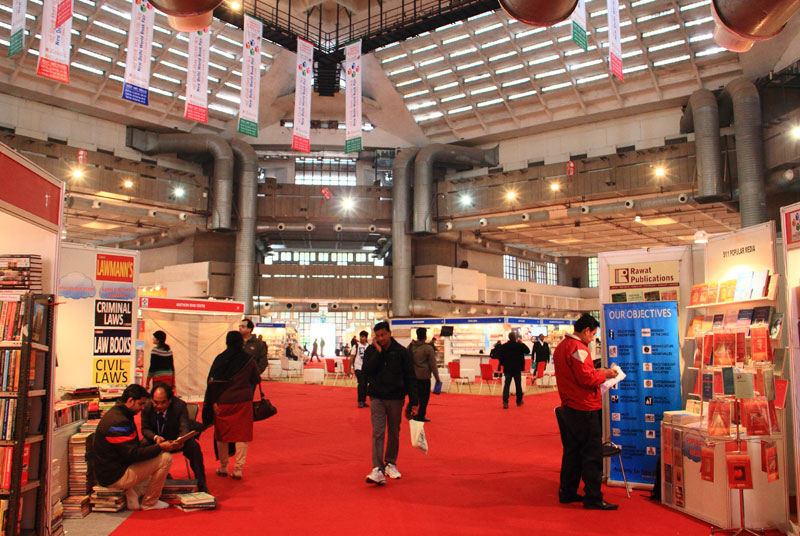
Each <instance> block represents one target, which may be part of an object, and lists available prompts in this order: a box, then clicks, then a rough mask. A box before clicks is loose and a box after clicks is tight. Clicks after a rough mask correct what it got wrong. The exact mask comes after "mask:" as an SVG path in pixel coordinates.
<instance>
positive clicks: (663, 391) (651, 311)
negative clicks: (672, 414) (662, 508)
mask: <svg viewBox="0 0 800 536" xmlns="http://www.w3.org/2000/svg"><path fill="white" fill-rule="evenodd" d="M603 314H604V316H605V329H606V332H605V333H604V335H605V337H603V339H604V340H605V343H606V355H607V356H608V364H609V366H610V365H612V364H615V363H616V364H617V365H618V366H619V367H620V368H621V369H622V370H623V371H624V372H625V374H626V375H627V377H626V378H625V379H624V380H623V381H621V382H620V383H619V384H618V385H617V386H615V387H613V388H611V389H610V390H609V391H608V395H609V413H610V420H611V425H610V429H611V440H612V441H613V442H614V443H617V444H618V445H621V446H622V458H623V464H624V465H625V474H626V476H627V478H628V482H629V483H638V484H650V485H652V484H653V483H654V482H655V477H656V471H657V470H658V468H657V466H656V459H657V458H658V454H659V450H660V445H661V437H660V436H661V432H660V429H661V419H662V416H663V414H664V412H665V411H670V410H679V409H681V378H680V342H679V338H678V304H677V303H675V302H643V303H615V304H605V305H603ZM610 479H611V480H614V481H619V482H622V471H621V470H620V466H619V460H618V459H617V458H616V457H614V458H611V477H610Z"/></svg>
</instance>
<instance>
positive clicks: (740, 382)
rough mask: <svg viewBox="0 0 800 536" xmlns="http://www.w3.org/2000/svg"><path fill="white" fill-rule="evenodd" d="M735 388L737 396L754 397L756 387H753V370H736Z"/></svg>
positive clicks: (734, 375) (734, 377) (734, 374)
mask: <svg viewBox="0 0 800 536" xmlns="http://www.w3.org/2000/svg"><path fill="white" fill-rule="evenodd" d="M733 390H734V393H735V395H736V398H753V397H754V396H755V389H754V388H753V373H752V372H734V373H733Z"/></svg>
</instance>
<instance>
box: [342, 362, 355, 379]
mask: <svg viewBox="0 0 800 536" xmlns="http://www.w3.org/2000/svg"><path fill="white" fill-rule="evenodd" d="M342 377H343V378H344V379H345V380H351V379H353V377H354V374H353V370H352V369H351V368H350V359H348V358H344V359H342Z"/></svg>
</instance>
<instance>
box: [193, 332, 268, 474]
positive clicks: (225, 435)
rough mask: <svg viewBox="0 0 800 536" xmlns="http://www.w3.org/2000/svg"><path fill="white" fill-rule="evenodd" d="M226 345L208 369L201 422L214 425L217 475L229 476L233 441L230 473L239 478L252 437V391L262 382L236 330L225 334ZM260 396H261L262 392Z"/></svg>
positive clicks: (254, 363) (256, 366)
mask: <svg viewBox="0 0 800 536" xmlns="http://www.w3.org/2000/svg"><path fill="white" fill-rule="evenodd" d="M225 345H226V346H227V348H226V349H225V351H224V352H222V353H221V354H219V355H218V356H217V357H216V358H215V359H214V363H213V364H212V365H211V370H210V371H209V372H208V386H207V387H206V396H205V400H204V402H203V424H205V425H206V426H211V424H213V425H214V440H215V441H216V447H217V451H218V456H219V462H220V467H219V469H217V474H218V475H219V476H228V457H229V453H228V444H229V443H235V445H236V458H235V462H234V466H233V471H232V473H231V476H232V477H233V478H235V479H237V480H239V479H241V478H242V468H243V467H244V462H245V459H246V458H247V443H249V442H250V441H252V440H253V392H254V391H255V388H256V386H259V387H260V385H261V376H260V374H259V373H258V365H256V362H255V361H254V360H253V358H252V357H251V356H250V354H248V353H247V352H245V350H244V340H243V339H242V335H241V334H240V333H239V332H238V331H229V332H228V335H227V336H226V337H225ZM262 396H263V395H262Z"/></svg>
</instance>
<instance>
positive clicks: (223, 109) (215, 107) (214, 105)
mask: <svg viewBox="0 0 800 536" xmlns="http://www.w3.org/2000/svg"><path fill="white" fill-rule="evenodd" d="M208 109H209V110H216V111H218V112H222V113H224V114H228V115H237V114H238V113H239V110H234V109H233V108H229V107H228V106H221V105H219V104H217V103H216V102H212V103H211V104H209V105H208Z"/></svg>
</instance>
